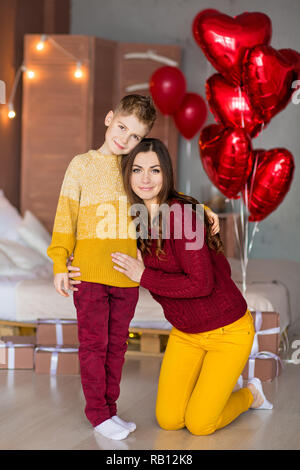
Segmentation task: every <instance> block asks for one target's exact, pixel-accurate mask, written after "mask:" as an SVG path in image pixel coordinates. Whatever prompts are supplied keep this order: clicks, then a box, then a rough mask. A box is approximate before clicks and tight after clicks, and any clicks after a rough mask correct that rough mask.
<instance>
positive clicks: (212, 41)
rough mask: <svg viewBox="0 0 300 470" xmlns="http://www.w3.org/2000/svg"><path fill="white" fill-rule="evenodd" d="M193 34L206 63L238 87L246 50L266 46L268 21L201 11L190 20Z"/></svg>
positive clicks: (256, 16) (248, 15)
mask: <svg viewBox="0 0 300 470" xmlns="http://www.w3.org/2000/svg"><path fill="white" fill-rule="evenodd" d="M192 30H193V34H194V37H195V40H196V42H197V43H198V44H199V46H200V47H201V49H202V50H203V52H204V54H205V55H206V57H207V59H208V60H209V61H210V62H211V63H212V65H213V66H214V67H215V69H216V70H218V72H220V73H222V74H223V75H224V77H226V78H227V79H228V80H229V81H231V82H232V83H234V84H237V85H239V84H241V75H242V61H243V57H244V54H245V52H246V49H247V48H251V47H254V46H256V45H257V44H269V43H270V41H271V37H272V24H271V20H270V18H269V17H268V16H267V15H265V14H264V13H259V12H253V13H248V12H245V13H242V14H241V15H238V16H235V17H233V18H232V17H231V16H228V15H225V14H223V13H220V12H219V11H217V10H203V11H201V12H200V13H198V15H197V16H196V17H195V18H194V21H193V25H192Z"/></svg>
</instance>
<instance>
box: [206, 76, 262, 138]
mask: <svg viewBox="0 0 300 470" xmlns="http://www.w3.org/2000/svg"><path fill="white" fill-rule="evenodd" d="M206 98H207V101H208V103H209V107H210V110H211V112H212V113H213V115H214V117H215V119H216V121H217V122H219V123H222V124H223V126H224V127H243V128H244V129H245V130H246V131H247V132H248V134H249V135H250V136H251V137H255V136H257V135H258V134H259V132H260V131H261V130H262V126H263V124H264V122H263V119H262V118H261V117H260V115H259V114H258V113H257V112H256V111H255V109H254V107H253V106H252V104H251V102H250V100H249V98H248V96H247V93H245V92H244V91H243V90H242V89H241V88H240V87H239V86H233V85H231V84H230V83H229V82H228V81H227V80H225V78H224V77H223V76H222V75H221V74H219V73H215V74H214V75H212V76H211V77H210V78H209V79H208V80H207V81H206Z"/></svg>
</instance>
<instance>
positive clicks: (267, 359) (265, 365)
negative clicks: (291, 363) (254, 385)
mask: <svg viewBox="0 0 300 470" xmlns="http://www.w3.org/2000/svg"><path fill="white" fill-rule="evenodd" d="M281 371H282V360H281V358H280V357H279V356H277V355H276V354H273V353H271V352H269V351H260V352H258V353H255V354H251V355H250V356H249V359H248V362H247V364H246V366H245V368H244V370H243V372H242V378H243V380H247V379H252V378H253V377H257V378H259V379H260V380H261V381H262V382H270V381H272V380H273V379H274V378H275V377H278V375H280V374H281Z"/></svg>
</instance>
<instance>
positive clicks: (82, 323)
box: [73, 281, 139, 427]
mask: <svg viewBox="0 0 300 470" xmlns="http://www.w3.org/2000/svg"><path fill="white" fill-rule="evenodd" d="M77 287H78V291H75V292H74V295H73V299H74V304H75V307H76V311H77V321H78V339H79V362H80V374H81V384H82V389H83V393H84V396H85V399H86V407H85V414H86V417H87V418H88V420H89V421H90V423H91V424H92V425H93V427H95V426H97V425H98V424H100V423H102V422H103V421H105V420H106V419H109V418H111V417H112V416H114V415H115V414H117V405H116V401H117V399H118V397H119V394H120V382H121V375H122V367H123V364H124V356H125V352H126V350H127V340H128V328H129V323H130V321H131V319H132V318H133V315H134V311H135V307H136V304H137V301H138V289H139V288H138V287H113V286H108V285H104V284H99V283H95V282H84V281H82V282H81V284H78V285H77Z"/></svg>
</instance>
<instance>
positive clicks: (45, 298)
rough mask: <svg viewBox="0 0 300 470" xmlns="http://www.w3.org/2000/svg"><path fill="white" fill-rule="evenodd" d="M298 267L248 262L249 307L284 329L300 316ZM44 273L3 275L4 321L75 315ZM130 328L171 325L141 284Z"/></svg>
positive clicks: (235, 264)
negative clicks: (271, 314)
mask: <svg viewBox="0 0 300 470" xmlns="http://www.w3.org/2000/svg"><path fill="white" fill-rule="evenodd" d="M229 261H230V264H231V267H232V277H233V279H234V280H235V281H236V283H237V285H238V287H239V288H240V289H242V286H241V283H240V282H239V280H240V279H241V277H240V263H239V260H236V259H230V260H229ZM299 266H300V263H293V262H289V261H288V262H286V261H282V260H277V261H276V260H250V261H249V269H248V272H247V291H246V295H245V297H246V300H247V303H248V306H249V308H250V309H251V310H261V311H277V312H278V313H279V314H280V329H281V331H283V330H284V329H285V328H286V327H287V326H288V325H290V324H291V323H293V322H294V321H295V320H296V319H297V318H299V312H298V311H297V305H299V296H300V293H299V292H298V291H299V289H297V288H296V286H297V280H299V277H297V272H298V271H297V270H299ZM40 274H41V273H40ZM42 274H43V278H41V275H39V276H37V274H31V276H30V277H31V279H23V280H22V279H20V276H19V277H17V276H15V277H13V276H11V277H8V276H6V277H5V276H0V319H1V320H10V321H21V322H22V321H23V322H34V321H36V320H37V319H39V318H76V311H75V307H74V304H73V299H72V295H70V297H68V298H64V297H62V296H60V295H59V294H57V293H56V291H55V289H54V286H53V279H52V275H51V273H50V272H49V266H47V267H45V268H44V272H43V273H42ZM32 277H35V278H32ZM273 281H277V282H273ZM290 306H292V308H290ZM131 327H136V328H138V327H139V328H159V329H170V328H171V325H170V324H169V322H167V321H166V320H165V318H164V316H163V311H162V308H161V306H160V305H159V304H158V303H157V302H156V301H155V300H154V299H153V298H152V296H151V295H150V293H149V292H148V291H147V290H146V289H144V288H142V287H141V288H140V295H139V301H138V304H137V307H136V311H135V316H134V318H133V321H132V322H131Z"/></svg>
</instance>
